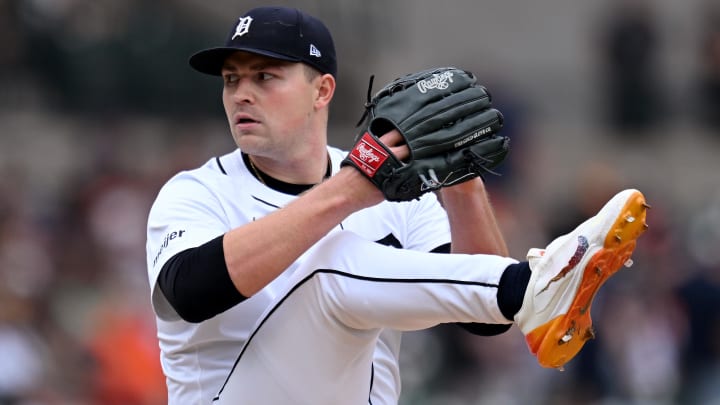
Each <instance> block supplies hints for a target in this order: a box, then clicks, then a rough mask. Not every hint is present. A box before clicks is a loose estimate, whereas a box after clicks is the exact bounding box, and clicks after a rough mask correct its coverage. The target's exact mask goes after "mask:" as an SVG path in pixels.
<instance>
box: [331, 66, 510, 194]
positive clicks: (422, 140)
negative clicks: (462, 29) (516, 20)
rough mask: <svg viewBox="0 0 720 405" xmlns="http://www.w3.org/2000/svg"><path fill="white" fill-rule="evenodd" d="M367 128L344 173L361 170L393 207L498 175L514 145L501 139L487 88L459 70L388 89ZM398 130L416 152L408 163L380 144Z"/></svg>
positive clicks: (370, 112) (411, 78)
mask: <svg viewBox="0 0 720 405" xmlns="http://www.w3.org/2000/svg"><path fill="white" fill-rule="evenodd" d="M371 83H372V82H371ZM368 98H370V97H369V95H368ZM363 122H364V125H363V127H362V131H361V132H360V135H359V137H358V139H357V140H356V142H355V146H354V147H353V148H352V150H351V151H350V153H349V154H348V156H347V157H346V158H345V159H344V160H343V162H342V165H350V166H353V167H355V168H357V169H358V170H360V172H361V173H363V174H364V175H365V176H367V177H368V179H370V181H371V182H372V183H373V184H375V185H376V186H377V187H378V188H379V189H380V190H381V191H382V192H383V194H384V195H385V198H386V199H387V200H389V201H409V200H412V199H416V198H419V197H420V196H421V195H423V194H425V193H427V192H429V191H433V190H437V189H439V188H442V187H448V186H451V185H454V184H459V183H462V182H465V181H468V180H470V179H473V178H475V177H477V176H480V175H482V174H483V173H494V172H493V171H492V169H493V168H494V167H496V166H497V165H498V164H500V163H501V162H502V161H503V160H504V159H505V157H506V156H507V153H508V150H509V145H510V144H509V139H508V138H507V137H504V136H500V135H498V132H499V131H500V129H501V128H502V126H503V117H502V114H501V113H500V111H498V110H496V109H495V108H492V107H491V98H490V94H489V93H488V92H487V90H486V89H485V87H483V86H480V85H478V84H477V83H476V78H475V76H474V75H473V74H472V73H470V72H467V71H464V70H461V69H457V68H454V67H445V68H438V69H430V70H424V71H421V72H417V73H413V74H409V75H406V76H404V77H401V78H398V79H396V80H394V81H392V82H391V83H389V84H387V85H386V86H385V87H383V88H382V89H381V90H380V91H379V92H378V93H377V94H376V95H375V96H374V97H372V98H371V99H370V100H368V102H367V104H366V110H365V114H364V115H363V119H361V122H360V124H362V123H363ZM360 124H359V125H360ZM393 129H397V130H398V132H399V133H400V134H401V135H402V136H403V138H404V139H405V143H406V144H407V147H408V149H409V151H410V157H409V158H408V159H407V160H406V161H404V162H402V161H400V160H398V159H397V157H395V155H393V154H392V152H391V151H390V149H389V148H388V147H387V146H385V145H384V144H383V143H382V142H380V140H379V139H378V137H379V136H381V135H383V134H385V133H387V132H389V131H391V130H393Z"/></svg>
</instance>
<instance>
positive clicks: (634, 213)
mask: <svg viewBox="0 0 720 405" xmlns="http://www.w3.org/2000/svg"><path fill="white" fill-rule="evenodd" d="M648 208H650V206H649V205H647V203H646V202H645V197H644V196H643V194H642V193H641V192H639V191H636V192H634V193H633V194H632V195H631V196H630V198H628V200H627V202H626V203H625V206H624V207H623V209H622V210H621V213H620V215H618V217H617V219H616V220H615V222H614V224H613V225H612V226H611V227H610V230H609V232H608V233H607V235H606V237H605V241H604V244H603V247H602V248H601V249H600V250H599V251H597V252H595V254H594V255H593V257H592V258H591V259H590V261H588V263H587V264H586V265H585V269H584V270H583V276H582V280H581V282H580V285H579V287H578V292H577V294H576V295H575V299H574V300H573V302H572V304H571V305H570V308H569V309H568V311H567V313H566V314H564V315H561V316H558V317H557V318H554V319H552V320H551V321H549V322H547V323H545V324H543V325H542V326H539V327H537V328H535V329H534V330H532V331H531V332H530V333H528V334H527V335H526V336H525V339H526V341H527V344H528V347H529V348H530V351H531V352H532V353H533V354H534V355H535V356H537V359H538V362H539V363H540V365H541V366H543V367H548V368H558V369H561V370H562V367H563V366H564V365H565V364H566V363H567V362H568V361H570V360H571V359H572V358H573V357H575V355H577V353H578V352H579V351H580V350H581V349H582V347H583V346H584V345H585V343H586V342H587V341H588V340H590V339H593V338H594V337H595V331H594V329H593V326H592V319H591V317H590V312H591V306H592V300H593V298H595V294H596V293H597V291H598V290H599V289H600V287H601V286H602V285H603V284H604V283H605V281H607V280H608V279H609V278H610V277H611V276H612V275H613V274H615V273H616V272H617V271H618V270H619V269H620V268H621V267H622V266H623V265H627V266H630V265H631V264H632V262H631V261H630V257H631V256H632V253H633V251H634V250H635V246H636V242H637V238H638V237H639V236H640V235H641V234H642V233H643V232H645V230H646V229H647V227H648V226H647V223H646V222H645V218H646V214H647V209H648Z"/></svg>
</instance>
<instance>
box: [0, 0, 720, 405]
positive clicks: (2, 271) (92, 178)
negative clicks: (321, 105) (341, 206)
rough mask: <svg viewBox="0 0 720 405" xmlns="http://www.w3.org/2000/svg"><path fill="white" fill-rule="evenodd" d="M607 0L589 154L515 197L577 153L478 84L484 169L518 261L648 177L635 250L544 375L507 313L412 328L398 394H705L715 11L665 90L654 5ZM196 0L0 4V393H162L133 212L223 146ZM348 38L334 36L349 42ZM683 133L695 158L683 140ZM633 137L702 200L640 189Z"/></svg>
mask: <svg viewBox="0 0 720 405" xmlns="http://www.w3.org/2000/svg"><path fill="white" fill-rule="evenodd" d="M222 3H224V5H226V6H227V7H230V5H231V4H234V3H236V2H230V1H224V2H222ZM285 3H287V2H285ZM370 3H372V2H370ZM616 3H618V4H619V7H618V8H611V7H610V6H609V5H608V6H607V10H605V11H606V14H607V18H606V19H605V20H603V23H602V24H601V27H602V29H601V30H600V31H601V32H600V35H597V36H596V38H597V41H596V42H594V43H595V46H596V48H595V49H594V50H593V52H594V54H595V55H596V59H597V60H600V61H602V62H603V64H602V66H601V69H599V72H598V74H599V76H598V77H595V78H593V80H595V81H596V82H597V83H598V84H597V87H596V90H597V92H596V93H597V95H598V97H599V98H600V100H599V102H598V105H601V106H602V109H601V110H600V113H599V116H598V121H597V123H598V125H600V126H601V128H600V129H596V130H595V131H594V133H603V134H608V136H606V137H604V138H603V139H601V140H600V141H598V140H597V139H596V140H595V142H601V147H599V148H598V149H597V152H598V154H600V153H604V154H606V155H602V156H598V159H596V160H585V161H584V164H583V165H582V166H580V167H575V166H572V167H571V168H569V169H568V168H565V170H566V171H568V170H569V171H571V172H573V175H572V179H573V180H572V181H570V182H568V183H567V184H566V185H565V186H564V187H563V189H562V191H563V192H557V193H554V194H552V195H551V196H549V197H548V196H547V195H543V196H541V197H542V200H543V204H538V201H537V199H538V198H540V197H539V196H534V195H528V194H529V193H528V192H527V191H526V190H532V189H534V188H533V187H537V185H536V184H537V182H538V179H541V178H543V175H544V173H543V171H542V168H543V167H547V166H550V167H552V168H555V169H556V168H558V167H562V166H563V165H573V164H574V163H571V162H575V161H574V160H569V161H568V162H566V161H562V160H558V159H556V158H555V156H557V155H560V154H563V153H565V154H568V153H569V154H572V153H573V151H572V150H569V151H568V150H566V151H558V150H557V149H558V148H560V147H561V145H544V147H546V148H548V149H552V150H553V151H549V150H544V149H539V146H538V145H537V144H538V142H537V141H536V139H537V138H538V137H541V132H542V130H541V129H539V128H543V127H545V126H546V125H547V124H548V123H547V122H538V121H537V116H536V115H534V114H533V111H534V109H535V106H534V104H533V103H534V99H533V97H532V95H531V94H530V93H528V94H529V95H528V96H527V97H523V96H519V95H522V94H524V92H523V89H518V88H517V87H515V88H513V91H512V94H513V96H512V97H510V96H509V95H507V94H508V93H505V94H504V93H503V90H502V87H500V88H499V89H497V90H495V91H494V95H495V99H496V100H497V104H498V108H499V109H501V110H502V111H503V112H504V114H505V116H506V122H507V124H506V128H505V131H506V133H507V134H508V135H509V136H510V137H511V138H512V139H513V149H512V153H511V155H510V157H509V158H508V160H507V161H506V162H505V164H504V165H503V166H502V167H501V169H502V176H501V177H491V178H489V179H488V181H489V187H490V189H491V197H492V201H493V205H494V206H495V209H496V210H497V214H498V218H499V222H500V224H501V227H502V229H503V231H504V232H505V235H506V239H507V240H508V242H509V244H510V250H511V253H512V255H513V256H515V257H518V258H522V257H523V255H524V254H525V252H526V250H527V249H528V248H529V247H541V246H544V245H545V244H547V242H548V241H549V240H550V239H551V238H552V237H554V236H557V235H560V234H562V233H565V232H567V231H569V230H571V229H572V228H574V226H575V225H577V224H578V223H579V222H580V221H582V220H583V219H584V218H586V217H588V216H589V215H592V213H594V212H595V211H596V210H597V209H598V208H599V207H600V206H601V205H602V204H603V203H604V202H605V201H606V200H607V199H608V198H609V197H610V196H612V195H613V194H614V193H615V192H616V191H617V190H618V189H620V188H623V187H638V188H641V189H643V187H642V186H643V181H646V182H647V183H648V184H653V187H652V188H651V189H650V192H649V193H646V194H648V195H647V196H648V200H649V203H650V204H651V205H652V206H653V208H652V209H651V211H650V212H649V215H648V223H649V224H650V229H649V231H648V232H646V233H645V235H644V236H643V237H642V238H641V239H640V240H639V243H638V248H637V250H636V253H635V255H634V257H633V262H634V263H633V265H632V266H631V267H630V268H628V269H624V270H621V272H620V273H619V274H618V275H617V276H616V277H614V278H612V279H611V280H609V281H608V283H607V286H606V288H604V289H603V290H601V291H600V293H599V295H598V297H597V299H596V301H595V305H594V307H593V308H592V313H593V319H594V320H595V326H596V330H597V337H598V339H596V340H593V341H591V342H589V343H588V344H587V345H586V347H585V349H584V350H583V351H582V352H581V354H580V355H579V356H578V357H577V358H576V359H575V360H573V361H572V362H571V363H569V364H568V365H567V366H566V367H565V370H564V371H562V372H560V371H556V370H547V369H543V368H540V367H539V366H538V365H537V363H536V362H535V360H534V358H533V357H532V356H531V355H530V354H529V353H528V350H527V348H526V346H525V342H524V340H523V337H522V334H521V333H519V331H518V330H517V329H515V328H513V329H512V330H511V331H510V332H508V333H506V334H504V335H500V336H496V337H477V336H474V335H470V334H468V333H466V332H464V331H463V330H462V329H460V328H457V327H456V326H454V325H441V326H438V327H437V328H434V329H432V330H428V331H421V332H412V333H408V334H406V337H405V340H404V343H403V345H404V346H403V359H402V367H403V384H404V386H403V399H402V402H403V404H408V405H409V404H414V405H440V404H442V405H455V404H457V405H460V404H511V405H512V404H676V403H677V404H720V310H719V308H720V249H719V248H720V183H719V182H718V181H717V180H714V179H715V178H717V177H718V173H719V172H718V169H719V168H720V166H718V165H717V164H716V165H714V166H712V165H709V166H706V165H703V164H701V162H706V161H710V162H714V161H715V159H714V158H713V157H712V156H714V154H715V150H720V5H717V4H714V3H712V2H709V3H707V6H708V7H707V8H702V12H701V13H698V14H699V17H698V19H697V21H696V24H697V32H698V33H699V34H698V36H697V41H695V42H693V43H691V44H686V46H693V47H696V50H695V51H694V54H696V56H697V59H696V64H695V65H694V67H693V69H692V78H693V79H692V81H691V82H692V86H691V88H690V92H689V93H688V95H686V96H685V97H680V98H679V99H681V101H682V102H681V103H678V102H677V99H678V98H677V97H674V94H672V93H671V92H670V90H668V89H667V88H666V87H665V86H663V75H665V74H667V72H663V71H662V70H660V69H658V67H659V66H663V63H662V62H661V61H662V58H663V52H664V51H663V49H665V48H664V47H663V44H664V41H666V40H667V36H668V33H667V32H666V31H664V30H663V29H662V26H661V25H659V24H658V18H657V15H656V14H657V12H658V10H657V8H654V7H653V4H654V3H653V2H652V1H648V2H642V1H639V0H636V1H618V2H616ZM203 4H204V3H203V2H201V1H190V0H185V1H182V0H177V1H171V0H160V1H154V2H143V1H140V0H133V1H124V2H115V1H110V0H97V1H85V0H55V1H50V0H3V1H0V37H2V38H3V51H2V52H0V85H2V88H3V90H2V91H0V405H55V404H57V405H66V404H67V405H71V404H72V405H75V404H77V405H96V404H97V405H100V404H103V405H158V404H162V403H164V401H165V385H164V379H163V376H162V372H161V370H160V365H159V357H158V356H159V351H158V346H157V340H156V338H155V324H154V317H153V315H152V311H151V309H150V300H149V287H148V280H147V274H146V268H145V246H144V245H145V225H146V223H145V221H146V218H147V213H148V210H149V207H150V204H151V203H152V201H153V199H154V197H155V195H156V193H157V191H158V189H159V187H160V186H161V185H162V184H163V182H164V181H166V180H167V179H168V178H169V177H170V176H171V175H173V174H174V173H176V172H177V171H179V170H183V169H186V168H193V167H196V166H198V165H200V164H202V163H203V162H205V161H206V160H208V159H210V158H211V157H212V156H215V155H217V154H220V153H225V152H226V151H228V150H230V149H231V148H233V147H234V146H233V144H232V140H231V138H230V136H229V134H228V133H227V130H226V128H225V123H224V118H223V116H222V110H221V105H220V102H219V93H218V92H219V89H220V87H219V83H217V82H216V81H213V80H212V79H211V78H202V77H200V78H198V77H196V75H193V74H192V73H191V72H190V71H189V70H188V69H187V67H186V58H187V56H188V55H189V54H190V53H191V52H192V51H193V50H195V49H198V48H201V47H203V46H206V45H208V44H212V43H215V42H217V26H212V25H211V24H208V21H215V19H216V18H217V17H218V16H217V11H214V10H212V9H210V8H209V6H203ZM255 4H260V3H258V2H245V3H244V4H243V7H242V8H243V9H246V8H249V7H251V6H253V5H255ZM289 4H291V5H296V6H300V7H305V8H307V9H308V10H309V11H310V12H313V13H315V14H318V15H320V16H321V17H322V18H335V17H337V18H341V19H348V20H352V19H353V17H355V18H358V19H360V18H363V19H366V20H367V19H369V20H370V21H373V20H372V18H373V17H372V15H369V14H370V12H369V11H368V12H367V13H368V14H365V15H358V14H355V13H354V12H353V13H350V14H347V13H345V14H343V12H342V7H343V6H347V7H351V8H352V7H356V8H357V7H358V6H357V5H355V6H353V5H352V4H355V3H354V2H351V1H346V2H343V1H340V2H339V4H336V5H326V4H322V2H315V1H310V0H308V1H304V2H303V1H297V2H292V3H289ZM418 4H420V5H423V4H426V2H420V3H418ZM608 4H610V3H608ZM704 6H705V5H704ZM713 6H714V7H713ZM216 7H219V6H217V5H216ZM234 7H235V8H237V6H234ZM418 7H421V6H418ZM235 8H233V10H234V9H235ZM367 8H368V9H374V8H377V7H375V6H372V5H370V6H368V7H367ZM353 10H354V9H353ZM377 18H378V19H382V17H377ZM331 21H332V20H331ZM221 22H222V23H221V24H220V26H222V27H224V26H225V25H226V22H225V21H224V20H222V19H221ZM354 24H357V25H361V24H360V22H355V23H354ZM331 25H332V24H331ZM586 34H587V35H590V33H575V35H586ZM594 34H597V33H594ZM353 41H357V39H356V38H351V37H344V36H342V35H337V34H336V42H337V43H338V44H343V46H344V47H347V46H349V44H354V42H353ZM357 49H358V50H359V52H360V54H359V55H355V56H352V55H349V57H348V58H347V59H346V60H345V61H344V62H343V60H342V59H341V66H340V71H341V75H342V74H344V73H343V72H347V74H346V76H342V77H341V81H340V85H341V86H343V83H349V82H350V83H352V84H348V85H346V88H349V89H350V90H349V91H351V92H355V91H357V94H352V95H348V94H346V93H341V94H340V96H339V100H338V105H337V106H336V107H335V111H334V113H335V118H333V120H334V121H333V122H331V129H332V134H331V136H334V137H336V138H335V139H331V143H334V144H336V145H339V146H346V145H347V143H348V142H350V140H351V139H352V135H348V133H349V134H352V131H353V128H352V125H353V124H354V123H355V120H356V119H357V118H358V117H359V112H360V111H359V108H358V107H357V106H361V105H362V101H363V99H364V97H365V94H364V86H365V83H366V80H367V76H368V75H369V73H371V72H367V71H363V69H360V68H359V67H358V65H359V64H361V63H362V62H363V61H362V60H358V58H362V57H363V56H364V53H365V52H367V43H364V44H358V46H357ZM348 59H349V60H348ZM396 63H397V62H396ZM403 73H404V72H403ZM393 74H394V73H393ZM501 79H502V80H500V79H498V81H503V82H512V80H513V78H511V77H505V78H501ZM540 79H542V78H540ZM489 87H490V88H491V89H494V88H495V87H493V86H492V84H491V85H490V86H489ZM358 89H362V90H358ZM350 99H351V100H354V101H352V103H349V102H348V101H347V100H350ZM353 103H354V104H353ZM355 113H358V114H356V115H357V116H358V117H355V116H354V115H352V116H351V117H350V118H352V119H351V121H352V122H350V124H347V123H344V122H343V121H344V120H347V119H348V117H349V116H350V115H351V114H355ZM543 119H547V120H553V119H554V118H553V117H548V116H545V117H543ZM679 121H682V122H683V124H682V125H681V126H679V125H678V122H679ZM548 127H552V128H556V126H552V125H548ZM678 127H680V128H681V130H678V129H677V128H678ZM660 133H662V134H664V135H665V136H664V137H662V138H660V137H656V135H657V134H660ZM668 133H670V134H673V135H672V136H675V137H679V136H682V137H683V139H668V135H667V134H668ZM575 135H577V134H575ZM562 136H568V137H569V136H573V135H572V134H569V133H568V134H558V133H554V134H553V137H552V138H551V139H553V141H552V142H555V140H558V139H561V137H562ZM685 140H688V142H699V143H701V145H702V147H701V148H700V149H704V152H706V153H707V154H708V156H711V158H710V159H707V160H702V159H700V158H697V157H695V158H696V159H695V160H693V158H694V157H693V156H685V155H681V154H678V153H679V152H676V151H677V150H682V149H680V148H678V146H677V145H682V144H683V142H684V141H685ZM333 141H334V142H333ZM639 142H644V143H646V145H647V144H653V145H655V146H654V147H653V150H654V151H656V153H657V154H658V155H657V156H656V157H657V159H656V160H653V158H652V157H650V158H643V160H641V162H652V163H653V164H657V165H662V164H664V162H663V161H664V160H666V157H667V160H668V161H670V160H673V159H679V160H682V161H683V162H685V166H689V167H691V168H693V169H694V170H695V172H694V173H695V174H696V175H697V176H698V179H702V181H703V182H704V183H703V184H706V185H708V186H705V187H704V190H703V191H704V193H703V194H702V195H694V196H693V197H694V199H692V200H683V197H682V196H678V195H677V194H676V193H674V190H676V189H682V187H683V186H687V185H683V184H668V185H667V188H662V187H658V186H655V185H656V184H663V179H658V178H657V177H658V176H664V174H660V173H656V175H655V177H654V178H651V177H650V176H648V178H647V179H642V178H638V177H634V178H632V177H628V176H626V172H625V171H624V169H625V168H626V165H628V164H631V163H627V160H632V159H623V158H622V156H623V153H627V154H632V153H635V152H634V151H636V150H637V144H638V143H639ZM539 143H541V144H543V142H539ZM553 153H554V154H553ZM535 159H539V160H543V161H544V164H543V165H537V164H536V163H535ZM548 161H550V163H548ZM665 164H670V163H665ZM695 166H696V167H695ZM638 172H639V173H646V172H650V173H651V174H652V173H653V169H647V168H645V169H642V170H640V169H638ZM638 183H640V184H638ZM714 185H715V186H717V187H713V186H714ZM643 191H644V190H643ZM653 197H655V199H654V198H653ZM654 200H655V201H654ZM546 203H547V204H546Z"/></svg>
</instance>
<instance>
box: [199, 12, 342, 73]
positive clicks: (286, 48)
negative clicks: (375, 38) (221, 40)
mask: <svg viewBox="0 0 720 405" xmlns="http://www.w3.org/2000/svg"><path fill="white" fill-rule="evenodd" d="M236 51H246V52H251V53H256V54H260V55H265V56H269V57H271V58H276V59H282V60H287V61H292V62H302V63H306V64H308V65H310V66H312V67H314V68H315V69H317V70H319V71H320V72H321V73H330V74H331V75H333V76H337V61H336V57H335V45H334V43H333V39H332V36H331V35H330V31H329V30H328V29H327V27H326V26H325V24H323V23H322V21H320V20H319V19H317V18H315V17H313V16H311V15H308V14H306V13H304V12H302V11H300V10H298V9H295V8H287V7H258V8H254V9H252V10H250V11H248V12H247V13H245V14H244V15H243V16H242V17H240V18H239V19H238V20H237V21H236V22H235V23H234V24H233V26H232V29H231V30H230V33H229V34H228V36H227V39H226V40H225V45H224V46H221V47H215V48H208V49H204V50H202V51H199V52H197V53H195V54H194V55H192V56H191V57H190V60H189V62H190V66H192V67H193V68H194V69H195V70H197V71H199V72H202V73H206V74H209V75H214V76H220V72H221V70H222V66H223V63H225V59H226V58H227V57H228V56H230V54H232V53H233V52H236Z"/></svg>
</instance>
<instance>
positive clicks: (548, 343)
mask: <svg viewBox="0 0 720 405" xmlns="http://www.w3.org/2000/svg"><path fill="white" fill-rule="evenodd" d="M648 208H650V206H649V205H647V204H646V203H645V197H644V196H643V194H642V193H641V192H639V191H638V190H634V189H629V190H624V191H622V192H620V193H618V194H616V195H615V196H614V197H613V198H612V199H610V201H608V202H607V203H606V204H605V206H604V207H603V208H602V209H601V210H600V211H599V212H598V213H597V214H596V215H595V216H594V217H592V218H590V219H588V220H587V221H585V222H583V223H582V224H581V225H580V226H578V227H577V228H575V230H574V231H572V232H570V233H569V234H567V235H563V236H560V237H559V238H557V239H555V240H554V241H552V242H551V243H550V244H549V245H548V246H547V247H546V248H545V249H544V250H543V249H530V251H529V252H528V261H529V263H530V269H531V271H532V275H531V277H530V282H529V284H528V287H527V291H526V292H525V297H524V299H523V304H522V307H521V309H520V311H518V313H517V314H516V315H515V322H516V324H517V325H518V327H519V328H520V330H521V331H522V332H523V334H525V340H526V341H527V344H528V347H529V349H530V351H531V352H532V353H533V354H534V355H535V356H537V359H538V362H539V363H540V365H542V366H543V367H549V368H559V369H562V367H563V365H564V364H565V363H567V362H568V361H570V360H571V359H572V358H573V357H575V355H576V354H577V353H578V352H579V351H580V349H582V347H583V345H584V344H585V342H587V341H588V340H589V339H592V338H594V337H595V333H594V330H593V328H592V320H591V319H590V307H591V305H592V300H593V298H594V297H595V293H596V292H597V291H598V289H599V288H600V286H601V285H602V284H603V283H604V282H605V281H606V280H607V279H608V278H610V276H612V275H613V274H615V272H616V271H618V270H619V269H620V267H622V266H623V265H624V264H625V265H627V266H630V265H632V260H631V259H630V256H631V255H632V253H633V250H634V249H635V245H636V239H637V238H638V237H639V236H640V235H641V234H642V233H643V232H644V231H645V230H646V229H647V224H646V223H645V216H646V212H647V209H648Z"/></svg>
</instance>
